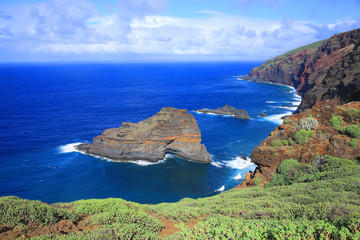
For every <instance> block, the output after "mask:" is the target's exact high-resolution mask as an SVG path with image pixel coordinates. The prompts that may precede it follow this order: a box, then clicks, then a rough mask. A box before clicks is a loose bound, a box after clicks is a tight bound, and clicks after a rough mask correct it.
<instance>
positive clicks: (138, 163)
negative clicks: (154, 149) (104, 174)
mask: <svg viewBox="0 0 360 240" xmlns="http://www.w3.org/2000/svg"><path fill="white" fill-rule="evenodd" d="M173 157H174V155H173V154H166V155H165V157H164V159H162V160H160V161H157V162H149V161H147V160H137V161H130V163H135V164H137V165H139V166H142V167H146V166H150V165H156V164H160V163H164V162H166V161H167V160H168V159H170V158H173Z"/></svg>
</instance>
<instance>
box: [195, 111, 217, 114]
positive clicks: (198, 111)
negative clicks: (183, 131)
mask: <svg viewBox="0 0 360 240" xmlns="http://www.w3.org/2000/svg"><path fill="white" fill-rule="evenodd" d="M194 112H196V113H199V114H208V115H218V114H215V113H204V112H199V111H194Z"/></svg>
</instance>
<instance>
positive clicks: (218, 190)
mask: <svg viewBox="0 0 360 240" xmlns="http://www.w3.org/2000/svg"><path fill="white" fill-rule="evenodd" d="M224 190H225V185H222V186H221V187H220V188H219V189H217V190H215V192H223V191H224Z"/></svg>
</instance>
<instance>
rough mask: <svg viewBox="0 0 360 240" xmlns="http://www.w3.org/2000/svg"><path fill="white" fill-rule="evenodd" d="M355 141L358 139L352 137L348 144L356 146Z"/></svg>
mask: <svg viewBox="0 0 360 240" xmlns="http://www.w3.org/2000/svg"><path fill="white" fill-rule="evenodd" d="M357 142H358V140H357V139H356V138H353V139H351V140H350V142H349V145H350V146H351V147H356V146H357Z"/></svg>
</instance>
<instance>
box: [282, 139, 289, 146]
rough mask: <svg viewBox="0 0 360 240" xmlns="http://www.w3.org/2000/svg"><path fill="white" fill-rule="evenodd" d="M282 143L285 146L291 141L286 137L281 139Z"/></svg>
mask: <svg viewBox="0 0 360 240" xmlns="http://www.w3.org/2000/svg"><path fill="white" fill-rule="evenodd" d="M281 143H282V145H285V146H287V145H289V141H288V140H286V139H284V140H281Z"/></svg>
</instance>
